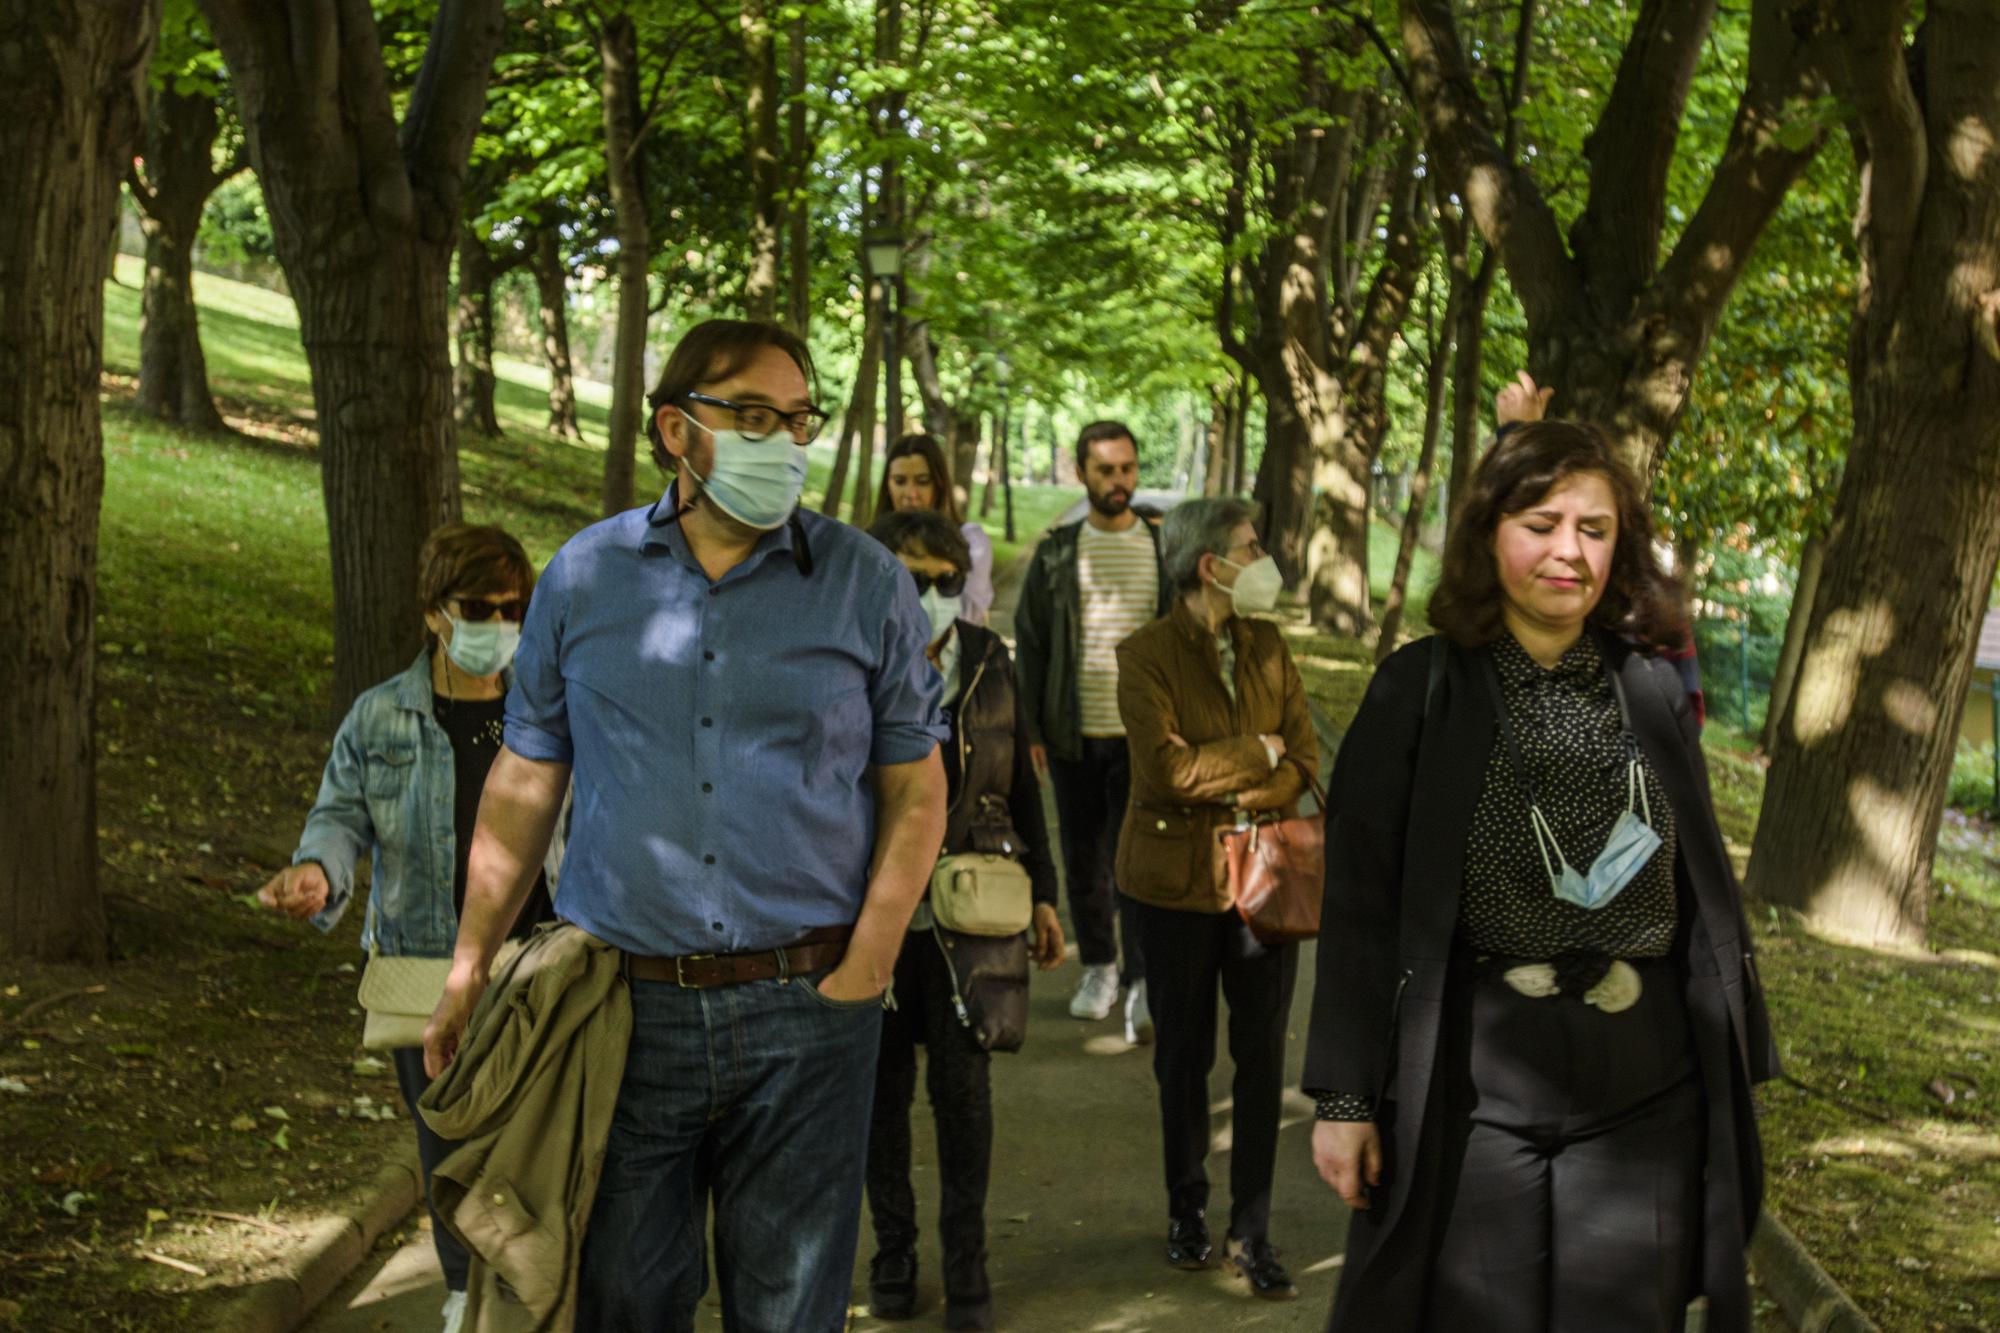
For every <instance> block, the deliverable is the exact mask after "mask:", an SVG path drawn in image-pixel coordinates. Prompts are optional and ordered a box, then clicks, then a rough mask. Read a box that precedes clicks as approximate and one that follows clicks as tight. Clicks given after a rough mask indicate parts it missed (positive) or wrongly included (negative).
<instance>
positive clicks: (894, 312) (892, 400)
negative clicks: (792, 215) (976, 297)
mask: <svg viewBox="0 0 2000 1333" xmlns="http://www.w3.org/2000/svg"><path fill="white" fill-rule="evenodd" d="M862 249H863V250H864V251H865V252H866V254H867V258H868V273H869V276H870V277H872V278H874V279H875V280H876V281H877V282H879V283H881V284H882V286H881V301H882V368H883V372H884V373H883V394H884V397H886V398H887V400H888V401H887V402H885V403H884V404H883V413H882V420H883V422H884V425H885V429H884V434H883V443H884V444H885V445H894V444H895V443H896V441H897V440H899V439H901V438H902V435H903V367H902V358H901V356H900V355H899V354H898V349H897V346H896V326H897V324H898V323H899V322H900V319H901V315H902V309H903V238H902V237H901V236H898V235H896V233H894V232H875V233H873V234H871V235H870V236H869V237H868V239H867V240H866V241H864V242H863V243H862Z"/></svg>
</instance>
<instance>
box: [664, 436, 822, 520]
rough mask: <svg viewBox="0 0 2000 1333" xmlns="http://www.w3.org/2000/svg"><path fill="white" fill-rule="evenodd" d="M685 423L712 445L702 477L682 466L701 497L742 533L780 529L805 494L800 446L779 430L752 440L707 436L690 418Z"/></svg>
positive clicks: (802, 450)
mask: <svg viewBox="0 0 2000 1333" xmlns="http://www.w3.org/2000/svg"><path fill="white" fill-rule="evenodd" d="M687 421H688V424H689V425H691V426H698V427H700V428H701V429H702V430H706V431H708V433H709V434H710V435H711V436H713V437H714V439H715V461H714V462H713V463H712V464H710V465H709V470H708V475H707V476H706V477H704V476H702V475H701V474H700V473H699V472H696V471H695V470H694V468H693V466H692V465H689V464H685V463H684V464H682V466H684V467H686V468H687V470H688V475H690V476H692V477H693V478H694V479H695V480H696V481H697V482H699V483H700V484H701V493H702V494H703V495H705V496H707V497H708V498H709V499H711V500H713V501H715V507H716V508H717V509H720V510H721V511H722V512H723V513H725V514H727V515H729V516H730V517H731V518H733V519H735V520H736V521H737V522H738V523H741V524H742V525H743V526H744V527H746V528H756V529H758V530H760V531H763V532H769V531H771V530H772V529H773V528H782V527H783V526H785V520H786V519H788V518H790V517H791V516H792V511H793V510H794V509H796V508H797V507H798V503H799V492H800V491H802V490H804V489H805V484H806V448H805V446H804V445H802V444H797V443H794V442H793V440H792V437H791V436H790V435H788V434H786V433H785V432H784V431H782V430H781V431H779V432H777V433H776V434H773V435H766V436H765V437H764V438H763V439H761V440H753V439H750V438H749V437H748V436H746V435H744V434H743V433H742V432H741V431H734V430H709V428H708V427H707V426H703V425H702V424H701V423H700V422H699V421H696V420H695V419H694V418H693V417H692V416H690V417H688V418H687Z"/></svg>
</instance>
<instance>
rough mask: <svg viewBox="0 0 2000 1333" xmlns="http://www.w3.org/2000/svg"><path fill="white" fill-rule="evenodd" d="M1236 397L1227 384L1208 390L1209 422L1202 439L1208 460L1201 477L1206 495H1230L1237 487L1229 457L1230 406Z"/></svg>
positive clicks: (1203, 492) (1202, 491)
mask: <svg viewBox="0 0 2000 1333" xmlns="http://www.w3.org/2000/svg"><path fill="white" fill-rule="evenodd" d="M1233 398H1234V393H1233V391H1232V389H1231V388H1230V387H1228V386H1226V385H1215V386H1211V387H1210V388H1209V391H1208V425H1207V427H1206V428H1205V429H1204V431H1203V433H1202V443H1203V446H1204V447H1205V448H1206V449H1207V451H1208V454H1207V457H1208V463H1207V466H1206V467H1205V468H1204V470H1203V472H1202V477H1201V493H1202V494H1203V495H1206V496H1217V495H1228V494H1230V493H1232V492H1233V491H1234V490H1235V489H1236V487H1235V484H1234V483H1235V479H1234V478H1233V477H1231V476H1230V475H1229V465H1230V463H1231V462H1232V461H1234V460H1233V459H1232V458H1231V457H1230V449H1229V445H1230V438H1229V410H1230V406H1231V403H1232V400H1233Z"/></svg>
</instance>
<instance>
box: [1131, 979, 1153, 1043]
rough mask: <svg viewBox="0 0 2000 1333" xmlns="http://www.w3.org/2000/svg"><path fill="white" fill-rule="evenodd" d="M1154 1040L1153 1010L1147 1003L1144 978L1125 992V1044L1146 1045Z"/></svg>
mask: <svg viewBox="0 0 2000 1333" xmlns="http://www.w3.org/2000/svg"><path fill="white" fill-rule="evenodd" d="M1152 1040H1153V1011H1152V1008H1151V1007H1150V1006H1148V1005H1147V1003H1146V982H1145V980H1144V978H1141V979H1140V980H1138V981H1135V982H1133V983H1132V989H1130V990H1128V991H1126V992H1125V1044H1126V1045H1127V1046H1144V1045H1146V1044H1147V1043H1148V1042H1150V1041H1152Z"/></svg>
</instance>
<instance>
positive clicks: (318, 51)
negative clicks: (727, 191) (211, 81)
mask: <svg viewBox="0 0 2000 1333" xmlns="http://www.w3.org/2000/svg"><path fill="white" fill-rule="evenodd" d="M202 9H203V12H204V14H206V16H207V18H208V21H209V27H210V29H211V31H213V32H214V34H215V37H216V42H217V44H218V45H219V46H220V47H221V48H222V53H223V56H224V58H225V60H226V61H227V62H228V65H229V73H230V81H231V85H232V87H233V88H234V89H235V91H236V95H237V98H238V103H239V105H240V106H241V107H242V108H243V121H244V124H245V126H246V127H247V129H248V133H249V143H250V154H251V160H252V163H253V165H254V167H255V169H256V172H257V177H258V180H259V182H260V183H261V184H262V186H263V189H264V201H265V206H266V209H267V211H268V212H269V213H270V216H271V230H272V236H273V240H274V242H275V244H276V248H277V252H278V261H279V263H280V264H281V265H282V266H283V268H284V272H285V279H286V282H287V285H288V286H289V287H290V289H291V293H292V297H293V300H294V301H295V302H296V303H297V305H298V309H299V336H300V341H301V342H302V343H303V344H304V346H305V352H306V363H307V365H308V366H309V367H310V369H311V371H312V383H313V405H314V409H315V412H316V414H317V420H318V426H319V447H320V474H321V477H322V480H323V484H324V490H325V499H326V516H327V536H328V547H329V552H328V554H329V557H330V564H331V566H332V573H333V592H334V673H333V698H332V704H333V713H334V716H335V717H336V718H337V717H339V716H341V715H343V714H344V713H345V712H346V711H347V706H348V704H349V703H351V702H352V701H353V699H354V696H355V695H357V694H359V693H360V692H361V691H362V690H364V689H366V688H368V687H369V686H372V685H374V684H376V683H378V682H380V681H381V680H383V679H384V678H385V677H387V676H390V675H392V674H394V673H395V672H398V671H400V670H402V669H403V668H404V667H406V666H408V665H409V663H410V659H411V658H412V657H413V656H414V655H415V654H416V652H417V651H418V649H419V648H420V647H421V645H422V642H423V636H422V624H421V622H420V620H419V618H418V615H417V608H418V602H417V551H418V548H419V547H420V546H421V545H422V543H423V540H424V538H425V536H426V535H427V534H428V533H429V532H430V531H431V529H432V528H434V527H436V526H437V525H438V524H439V523H441V522H444V521H446V520H449V519H453V518H456V517H457V516H458V512H459V503H458V455H457V448H456V440H455V436H454V432H453V425H452V403H451V357H450V354H449V337H450V319H449V315H450V302H449V300H448V281H447V280H448V278H449V276H450V268H451V255H452V248H453V243H454V240H455V236H456V230H457V228H456V219H457V218H458V217H459V216H460V213H459V209H460V194H461V189H462V180H463V177H464V173H465V164H466V159H467V156H468V154H469V153H470V151H471V144H472V136H473V134H474V132H475V131H476V130H477V128H478V124H479V118H480V114H481V111H482V109H483V107H484V106H485V99H486V83H487V78H488V76H489V75H490V73H491V71H492V65H493V56H494V53H495V52H496V51H497V50H498V49H499V45H500V38H501V34H502V24H501V4H500V0H456V2H455V0H444V3H443V4H441V5H440V7H439V9H438V11H437V16H436V19H435V20H434V22H433V25H432V28H431V35H430V41H429V44H428V46H427V47H426V50H425V54H424V61H423V67H422V69H421V70H420V71H419V73H418V76H417V78H416V81H415V85H414V91H413V93H412V95H411V97H410V99H409V101H408V104H407V109H406V110H405V112H404V115H403V119H402V121H401V123H400V125H399V124H398V123H397V121H396V118H395V114H394V111H393V109H392V104H391V101H390V96H389V89H388V76H387V71H386V70H385V68H384V66H383V61H382V54H381V48H380V45H379V41H378V37H377V32H376V27H375V22H374V19H373V18H372V16H371V15H370V14H369V12H368V11H367V10H366V8H365V7H364V8H362V9H360V10H359V11H358V12H357V11H351V10H349V9H346V8H342V9H339V10H335V11H332V12H328V11H326V10H324V9H322V8H321V7H320V6H318V5H316V4H309V3H307V2H306V0H285V2H284V3H278V2H277V0H264V2H263V3H255V4H252V3H247V0H202ZM308 31H311V32H313V33H314V34H315V35H314V36H313V37H312V38H311V39H308V40H298V39H297V38H298V37H299V34H301V33H304V32H308Z"/></svg>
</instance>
